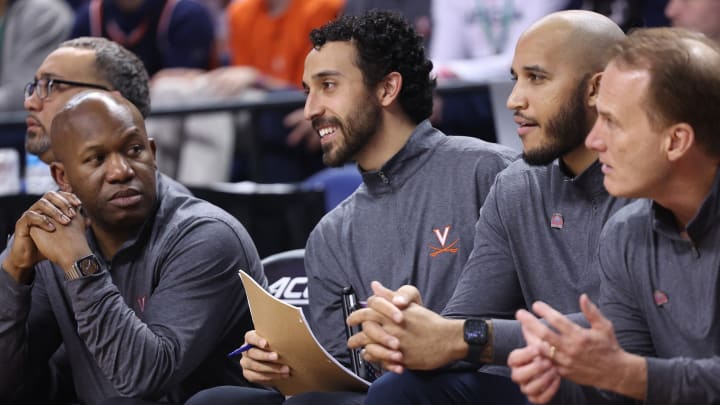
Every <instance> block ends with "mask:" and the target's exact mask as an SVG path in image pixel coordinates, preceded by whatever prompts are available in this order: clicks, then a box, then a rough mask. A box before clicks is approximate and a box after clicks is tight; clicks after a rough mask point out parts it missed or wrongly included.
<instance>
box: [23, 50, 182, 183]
mask: <svg viewBox="0 0 720 405" xmlns="http://www.w3.org/2000/svg"><path fill="white" fill-rule="evenodd" d="M90 88H94V89H104V90H107V91H117V92H119V93H120V94H121V95H122V96H123V97H125V98H126V99H127V100H129V101H130V102H131V103H133V104H134V105H135V107H136V108H137V109H138V110H139V111H140V113H141V114H142V116H143V118H147V116H148V115H149V114H150V93H149V81H148V74H147V71H146V70H145V67H144V66H143V63H142V61H141V60H140V59H139V58H138V57H137V56H135V54H133V53H132V52H130V51H128V50H127V49H125V48H123V47H122V46H121V45H119V44H117V43H115V42H112V41H109V40H107V39H105V38H100V37H81V38H75V39H72V40H69V41H65V42H63V43H61V44H60V45H59V46H58V48H57V49H55V50H54V51H52V52H51V53H50V54H49V55H47V57H46V58H45V60H43V61H42V64H41V65H40V66H39V67H38V68H37V71H36V72H35V78H34V79H33V81H32V82H30V83H28V84H27V85H26V87H25V110H26V111H27V112H28V116H27V119H26V122H27V132H26V138H25V150H26V151H27V153H29V154H32V155H36V156H38V157H39V158H40V160H42V162H44V163H45V164H47V165H49V164H50V163H52V162H53V161H54V160H55V155H54V153H53V149H52V144H51V142H50V125H51V123H52V120H53V118H54V117H55V115H56V114H57V113H58V111H60V109H61V108H62V107H63V106H64V105H65V103H66V102H67V101H68V100H69V99H70V98H71V97H72V96H74V95H75V94H77V93H80V92H82V91H85V90H87V89H90ZM47 171H48V174H49V171H50V170H49V169H47ZM161 176H162V177H163V178H164V181H165V182H166V183H168V184H170V185H171V187H173V188H175V189H178V190H181V191H184V192H188V191H187V188H185V186H183V185H181V184H179V183H177V182H175V181H174V180H172V179H170V178H168V177H166V176H164V175H162V174H161ZM49 184H50V185H51V186H48V187H45V189H44V190H43V191H48V190H50V189H54V188H55V183H54V182H52V181H51V182H49Z"/></svg>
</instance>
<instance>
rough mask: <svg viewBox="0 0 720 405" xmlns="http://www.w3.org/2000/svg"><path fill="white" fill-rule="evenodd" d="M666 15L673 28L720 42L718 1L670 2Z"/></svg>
mask: <svg viewBox="0 0 720 405" xmlns="http://www.w3.org/2000/svg"><path fill="white" fill-rule="evenodd" d="M665 15H666V16H667V18H669V19H670V24H671V25H672V26H673V27H678V28H686V29H689V30H693V31H697V32H701V33H703V34H705V35H707V37H708V38H710V39H712V40H713V41H716V42H720V2H718V1H716V0H693V1H687V0H670V1H668V3H667V6H666V7H665Z"/></svg>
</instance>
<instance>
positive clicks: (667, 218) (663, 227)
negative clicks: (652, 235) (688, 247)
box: [652, 169, 720, 242]
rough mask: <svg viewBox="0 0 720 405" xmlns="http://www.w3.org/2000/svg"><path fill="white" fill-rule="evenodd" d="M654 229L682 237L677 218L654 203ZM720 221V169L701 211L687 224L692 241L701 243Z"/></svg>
mask: <svg viewBox="0 0 720 405" xmlns="http://www.w3.org/2000/svg"><path fill="white" fill-rule="evenodd" d="M652 215H653V228H654V229H655V230H656V231H658V232H660V233H663V234H665V235H667V236H669V237H671V238H673V239H677V238H679V237H680V234H679V232H680V229H679V228H678V225H677V222H675V216H674V215H673V213H672V212H671V211H670V210H668V209H667V208H665V207H663V206H661V205H660V204H658V203H656V202H654V201H653V203H652ZM718 219H720V169H718V171H717V172H716V173H715V180H714V181H713V185H712V187H711V188H710V192H709V193H708V195H707V196H706V197H705V200H704V201H703V203H702V205H700V209H699V210H698V212H697V213H696V214H695V216H694V217H693V218H692V219H691V220H690V222H688V224H687V232H688V235H690V239H692V240H693V241H696V242H697V241H699V240H700V239H701V238H702V236H703V235H704V234H705V233H706V232H707V230H708V229H709V228H712V227H714V226H717V225H716V222H717V220H718Z"/></svg>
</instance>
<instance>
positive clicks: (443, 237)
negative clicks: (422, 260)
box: [428, 225, 460, 257]
mask: <svg viewBox="0 0 720 405" xmlns="http://www.w3.org/2000/svg"><path fill="white" fill-rule="evenodd" d="M450 229H452V226H451V225H448V226H446V227H444V228H443V229H442V231H441V230H440V228H435V229H433V234H434V235H435V238H436V239H437V240H438V242H440V247H437V246H434V245H433V244H428V246H430V257H436V256H438V255H440V254H442V253H449V254H455V253H457V251H458V248H457V247H456V246H457V243H458V241H459V240H460V239H459V238H455V240H454V241H452V243H450V244H447V240H448V235H449V234H450Z"/></svg>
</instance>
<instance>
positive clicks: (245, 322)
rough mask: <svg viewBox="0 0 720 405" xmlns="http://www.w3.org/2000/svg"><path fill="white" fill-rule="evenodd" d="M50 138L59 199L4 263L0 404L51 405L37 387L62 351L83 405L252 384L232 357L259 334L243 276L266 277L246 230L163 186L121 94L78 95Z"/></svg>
mask: <svg viewBox="0 0 720 405" xmlns="http://www.w3.org/2000/svg"><path fill="white" fill-rule="evenodd" d="M51 137H52V140H53V142H52V143H53V145H54V147H53V153H54V155H55V161H54V162H53V163H52V165H51V169H52V174H53V178H54V179H55V181H56V182H57V184H58V185H59V186H60V189H61V191H51V192H48V193H46V194H45V195H44V196H43V198H42V199H40V200H39V201H38V202H37V203H35V204H33V205H32V206H31V207H30V209H28V210H27V211H26V212H25V213H24V214H23V216H22V217H21V218H20V220H18V222H17V224H16V226H15V235H14V238H13V239H12V240H11V241H10V243H9V245H8V247H7V248H6V250H5V251H4V252H3V253H2V254H0V263H2V271H0V286H1V288H2V289H3V290H4V291H5V292H6V293H4V294H2V295H1V296H0V306H1V307H2V308H4V310H3V311H2V314H0V330H3V331H5V332H4V333H3V334H1V335H0V348H1V350H0V363H2V364H3V367H2V370H0V398H2V399H3V402H4V401H6V400H13V399H14V400H19V401H23V402H30V403H42V402H45V401H48V400H52V399H53V398H43V397H42V395H43V394H44V393H45V392H46V391H47V384H49V383H48V381H46V380H45V379H43V378H42V377H43V376H45V375H46V374H47V370H46V369H47V367H48V360H49V358H50V356H51V355H52V354H53V352H55V350H56V349H58V347H59V346H60V345H64V348H65V350H66V351H67V357H68V361H69V371H70V372H71V374H72V380H73V383H74V386H75V388H76V390H77V398H76V400H77V401H80V402H82V403H102V402H103V401H107V400H109V399H111V398H113V397H123V398H125V397H127V398H132V399H137V400H148V401H150V400H163V401H170V402H174V403H182V401H184V400H185V399H187V397H189V396H190V395H191V394H193V393H194V392H196V391H197V390H199V389H202V388H207V387H211V386H213V385H218V384H221V383H227V382H228V381H233V382H234V383H236V384H247V381H246V380H245V379H244V378H243V376H242V370H241V369H240V367H239V365H238V364H237V362H235V361H233V360H231V359H228V358H227V357H226V353H228V352H229V351H230V350H232V348H234V347H235V345H237V342H239V341H241V340H242V338H243V334H244V333H245V332H246V331H247V330H248V329H250V328H251V327H252V320H251V317H250V312H249V309H248V306H247V301H246V298H245V294H244V290H243V287H242V283H241V281H240V279H239V278H238V277H237V270H238V269H244V270H246V271H248V272H249V274H251V276H252V277H253V278H255V279H256V280H257V281H258V282H259V283H261V284H262V285H263V286H265V285H267V280H266V278H265V275H264V273H263V271H262V266H261V264H260V260H259V258H258V255H257V251H256V249H255V246H254V244H253V242H252V240H251V239H250V236H249V235H248V234H247V232H246V231H245V229H244V228H243V226H242V225H241V224H240V223H239V222H237V220H235V219H234V218H233V217H232V216H230V215H229V214H227V213H226V212H224V211H223V210H221V209H219V208H217V207H215V206H213V205H211V204H209V203H207V202H205V201H202V200H199V199H196V198H194V197H192V196H190V195H188V194H184V193H179V192H177V191H175V190H173V189H171V188H170V187H168V185H167V184H166V182H165V181H164V180H163V179H162V178H161V177H159V176H158V175H157V172H156V170H155V160H154V151H155V146H154V142H153V141H152V139H149V138H148V137H147V135H146V132H145V127H144V125H143V119H142V115H141V114H140V112H139V111H138V110H137V109H136V108H135V107H134V106H133V105H132V104H131V103H130V102H128V101H127V100H125V99H123V98H122V97H121V96H120V95H118V94H116V93H109V92H103V91H97V90H91V91H88V92H83V93H80V94H77V95H75V96H74V97H72V98H71V99H70V101H68V103H67V104H66V105H65V107H64V108H63V109H62V111H61V112H59V113H58V114H57V116H56V117H55V119H54V120H53V124H52V130H51ZM257 392H258V395H262V394H263V392H262V391H257ZM132 399H127V400H125V401H122V402H121V403H134V401H133V400H132ZM138 403H143V402H138Z"/></svg>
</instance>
